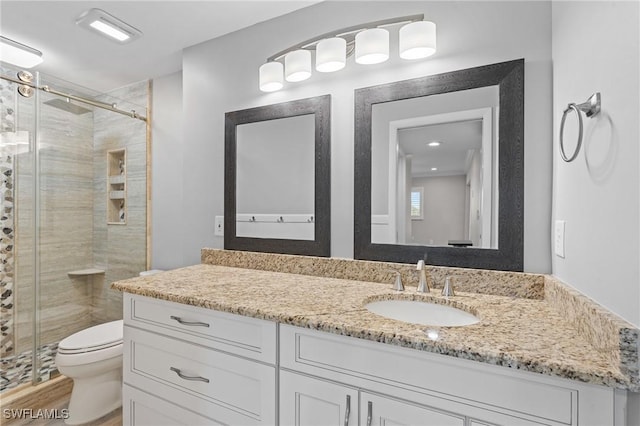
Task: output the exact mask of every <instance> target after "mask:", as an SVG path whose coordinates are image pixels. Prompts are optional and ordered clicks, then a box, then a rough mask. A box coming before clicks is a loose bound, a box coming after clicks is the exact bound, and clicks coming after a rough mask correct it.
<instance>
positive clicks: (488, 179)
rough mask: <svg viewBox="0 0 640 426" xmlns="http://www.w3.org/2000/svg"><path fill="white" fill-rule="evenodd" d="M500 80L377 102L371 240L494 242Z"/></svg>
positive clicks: (436, 243) (492, 244)
mask: <svg viewBox="0 0 640 426" xmlns="http://www.w3.org/2000/svg"><path fill="white" fill-rule="evenodd" d="M498 99H499V88H498V86H497V85H493V86H487V87H481V88H476V89H469V90H462V91H458V92H451V93H445V94H439V95H432V96H424V97H418V98H412V99H403V100H399V101H394V102H385V103H380V104H375V105H373V107H372V115H371V117H372V118H371V123H372V124H371V156H372V158H371V161H372V167H373V170H375V171H376V172H375V173H373V174H372V176H371V213H372V216H371V241H372V243H382V244H405V245H406V244H409V245H429V246H452V247H476V248H497V244H498V239H497V231H498V227H497V204H498V193H497V192H498V185H497V175H496V168H495V167H494V166H495V165H496V164H497V159H496V156H497V152H498V150H497V129H498V127H499V126H498V118H499V116H498Z"/></svg>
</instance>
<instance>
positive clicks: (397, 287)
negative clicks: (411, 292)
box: [390, 270, 404, 291]
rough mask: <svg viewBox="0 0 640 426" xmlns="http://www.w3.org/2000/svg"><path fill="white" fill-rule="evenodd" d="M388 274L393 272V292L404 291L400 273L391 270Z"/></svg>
mask: <svg viewBox="0 0 640 426" xmlns="http://www.w3.org/2000/svg"><path fill="white" fill-rule="evenodd" d="M390 272H395V274H396V280H395V282H394V284H393V289H394V290H395V291H404V285H403V284H402V276H401V275H400V271H394V270H391V271H390Z"/></svg>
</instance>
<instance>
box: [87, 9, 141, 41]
mask: <svg viewBox="0 0 640 426" xmlns="http://www.w3.org/2000/svg"><path fill="white" fill-rule="evenodd" d="M76 24H78V25H79V26H81V27H84V28H87V29H89V30H91V31H94V32H97V33H98V34H100V35H102V36H105V37H107V38H108V39H109V40H113V41H116V42H118V43H122V44H124V43H130V42H132V41H133V40H135V39H137V38H139V37H141V36H142V32H141V31H140V30H138V29H136V28H134V27H132V26H131V25H129V24H127V23H126V22H124V21H122V20H120V19H118V18H116V17H115V16H113V15H110V14H108V13H107V12H105V11H104V10H102V9H90V10H88V11H86V12H85V13H83V14H82V15H80V17H79V18H78V19H77V20H76Z"/></svg>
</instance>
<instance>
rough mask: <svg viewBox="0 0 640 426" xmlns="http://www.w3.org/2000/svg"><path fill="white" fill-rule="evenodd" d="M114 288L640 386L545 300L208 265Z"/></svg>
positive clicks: (623, 385)
mask: <svg viewBox="0 0 640 426" xmlns="http://www.w3.org/2000/svg"><path fill="white" fill-rule="evenodd" d="M112 287H113V288H115V289H117V290H120V291H124V292H128V293H132V294H138V295H143V296H149V297H154V298H157V299H163V300H169V301H173V302H178V303H184V304H188V305H193V306H199V307H204V308H209V309H215V310H219V311H223V312H229V313H235V314H240V315H245V316H249V317H254V318H260V319H266V320H271V321H277V322H281V323H284V324H291V325H295V326H301V327H306V328H311V329H316V330H322V331H326V332H330V333H334V334H341V335H345V336H352V337H356V338H362V339H367V340H372V341H377V342H384V343H388V344H394V345H399V346H404V347H409V348H415V349H418V350H424V351H428V352H433V353H438V354H443V355H448V356H453V357H457V358H463V359H469V360H474V361H479V362H484V363H487V364H493V365H499V366H504V367H509V368H515V369H519V370H524V371H530V372H535V373H541V374H545V375H549V376H556V377H561V378H566V379H573V380H578V381H581V382H587V383H593V384H598V385H605V386H610V387H616V388H622V389H631V390H637V389H635V388H637V381H635V380H632V379H631V378H630V377H629V374H625V372H623V371H621V369H620V367H619V365H616V363H615V362H612V359H611V351H612V348H607V347H600V348H595V347H594V346H593V345H592V344H591V343H590V342H589V341H588V339H586V338H585V337H584V336H583V335H582V334H581V333H579V332H578V331H577V329H576V328H575V327H573V326H572V325H571V324H570V323H569V322H568V321H566V319H565V318H564V317H563V316H562V315H561V313H560V312H559V311H558V310H557V309H553V308H552V306H551V305H550V304H549V303H547V302H546V301H545V300H544V299H540V300H535V299H527V298H521V297H510V296H499V295H491V294H479V293H469V292H459V291H457V292H456V296H454V297H450V298H449V299H445V298H444V297H442V296H440V295H439V293H440V292H439V291H432V292H431V293H430V294H429V295H420V294H416V292H415V287H407V290H406V291H405V292H401V293H398V292H395V291H393V290H392V288H391V285H390V284H381V283H376V282H363V281H354V280H349V279H338V278H325V277H317V276H308V275H297V274H292V273H282V272H272V271H262V270H253V269H244V268H235V267H228V266H220V265H207V264H202V265H196V266H191V267H187V268H182V269H176V270H173V271H168V272H164V273H161V274H157V275H153V276H147V277H140V278H132V279H129V280H124V281H119V282H116V283H113V284H112ZM382 299H410V300H413V299H415V300H429V301H435V302H436V303H444V304H449V305H451V306H454V307H457V308H459V309H463V310H465V311H468V312H470V313H472V314H474V315H476V316H477V317H478V318H480V322H479V323H476V324H473V325H468V326H464V327H432V326H424V325H416V324H410V323H405V322H402V321H397V320H392V319H387V318H384V317H381V316H378V315H376V314H373V313H371V312H369V311H367V309H366V308H365V307H364V305H365V304H366V303H368V302H369V301H372V300H382ZM428 330H429V331H436V332H437V338H436V339H432V338H429V337H428V335H427V333H426V331H428ZM430 335H431V336H432V337H433V336H434V333H430ZM613 350H616V349H615V348H613Z"/></svg>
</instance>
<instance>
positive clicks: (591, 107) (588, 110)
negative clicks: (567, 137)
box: [560, 92, 600, 163]
mask: <svg viewBox="0 0 640 426" xmlns="http://www.w3.org/2000/svg"><path fill="white" fill-rule="evenodd" d="M571 111H575V112H576V115H577V116H578V125H579V129H578V143H577V144H576V150H575V151H574V152H573V154H572V155H571V157H567V154H566V153H565V152H564V140H563V139H564V136H563V135H564V122H565V121H566V119H567V115H568V114H569V112H571ZM580 111H582V112H584V113H585V114H586V115H587V117H593V116H594V115H596V114H598V113H599V112H600V92H596V93H594V94H593V95H591V97H590V98H589V99H588V100H587V101H586V102H583V103H581V104H578V105H576V104H575V103H573V102H572V103H570V104H569V105H567V108H566V109H565V110H564V112H563V113H562V121H560V156H562V159H563V160H564V161H566V162H567V163H570V162H571V161H573V160H575V159H576V157H577V156H578V153H579V152H580V147H582V133H583V127H584V126H583V124H582V114H580Z"/></svg>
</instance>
